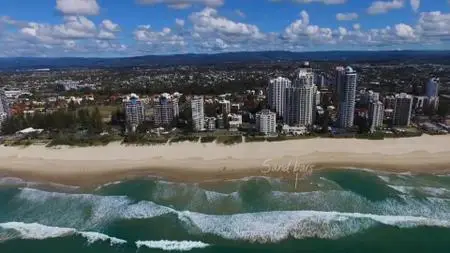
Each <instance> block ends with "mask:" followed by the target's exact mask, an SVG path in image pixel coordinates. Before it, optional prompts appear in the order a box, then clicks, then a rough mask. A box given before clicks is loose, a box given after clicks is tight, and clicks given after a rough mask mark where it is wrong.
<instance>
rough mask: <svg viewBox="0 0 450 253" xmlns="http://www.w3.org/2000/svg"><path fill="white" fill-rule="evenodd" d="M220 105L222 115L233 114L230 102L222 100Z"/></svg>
mask: <svg viewBox="0 0 450 253" xmlns="http://www.w3.org/2000/svg"><path fill="white" fill-rule="evenodd" d="M219 105H220V111H221V113H224V114H229V113H230V112H231V102H230V101H229V100H221V101H219Z"/></svg>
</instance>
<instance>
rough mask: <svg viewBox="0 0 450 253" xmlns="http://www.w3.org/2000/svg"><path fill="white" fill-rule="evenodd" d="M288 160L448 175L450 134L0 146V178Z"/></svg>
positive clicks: (228, 173) (193, 176)
mask: <svg viewBox="0 0 450 253" xmlns="http://www.w3.org/2000/svg"><path fill="white" fill-rule="evenodd" d="M294 164H296V165H299V166H304V165H308V168H315V169H320V168H330V169H331V168H342V167H357V168H367V169H378V170H385V171H390V172H413V173H439V174H444V173H450V135H447V136H428V135H424V136H421V137H414V138H401V139H385V140H379V141H377V140H359V139H328V138H317V139H308V140H293V141H283V142H270V143H269V142H263V143H242V144H237V145H233V146H225V145H219V144H215V143H207V144H202V143H175V144H170V145H158V146H124V145H120V143H112V144H109V145H107V146H104V147H86V148H71V147H56V148H47V147H45V146H37V145H36V146H34V145H33V146H29V147H5V146H2V147H0V175H3V176H17V177H21V178H23V179H29V180H44V181H54V182H59V183H66V184H74V185H87V184H95V183H102V182H108V181H111V180H119V179H123V178H128V177H138V176H143V175H152V176H161V177H165V178H169V179H172V180H183V181H198V180H211V179H231V178H239V177H244V176H258V175H263V174H265V173H268V172H271V173H272V172H274V170H273V169H272V168H276V167H277V166H284V168H288V166H289V165H294ZM302 168H305V167H302ZM284 172H285V173H286V171H284ZM275 174H276V173H275ZM282 174H283V173H282V172H280V173H278V175H282ZM272 176H275V175H272ZM282 176H284V175H282Z"/></svg>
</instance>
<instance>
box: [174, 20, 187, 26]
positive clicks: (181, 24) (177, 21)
mask: <svg viewBox="0 0 450 253" xmlns="http://www.w3.org/2000/svg"><path fill="white" fill-rule="evenodd" d="M185 23H186V22H185V21H184V19H179V18H177V19H175V24H177V26H181V27H183V26H184V24H185Z"/></svg>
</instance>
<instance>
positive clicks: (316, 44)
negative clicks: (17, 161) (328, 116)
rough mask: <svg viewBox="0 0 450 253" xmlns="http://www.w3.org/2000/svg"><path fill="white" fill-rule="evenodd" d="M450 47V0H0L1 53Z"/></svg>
mask: <svg viewBox="0 0 450 253" xmlns="http://www.w3.org/2000/svg"><path fill="white" fill-rule="evenodd" d="M408 49H413V50H417V49H421V50H423V49H426V50H442V49H450V0H1V1H0V57H17V56H24V57H28V56H39V57H72V56H77V57H123V56H139V55H149V54H153V55H167V54H183V53H220V52H235V51H266V50H288V51H326V50H408Z"/></svg>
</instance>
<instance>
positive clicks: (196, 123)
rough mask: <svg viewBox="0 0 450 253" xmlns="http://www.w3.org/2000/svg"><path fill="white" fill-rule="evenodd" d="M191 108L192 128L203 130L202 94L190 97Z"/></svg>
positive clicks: (203, 110)
mask: <svg viewBox="0 0 450 253" xmlns="http://www.w3.org/2000/svg"><path fill="white" fill-rule="evenodd" d="M191 110H192V124H193V127H194V130H195V131H203V130H205V107H204V99H203V96H194V97H193V98H192V99H191Z"/></svg>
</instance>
